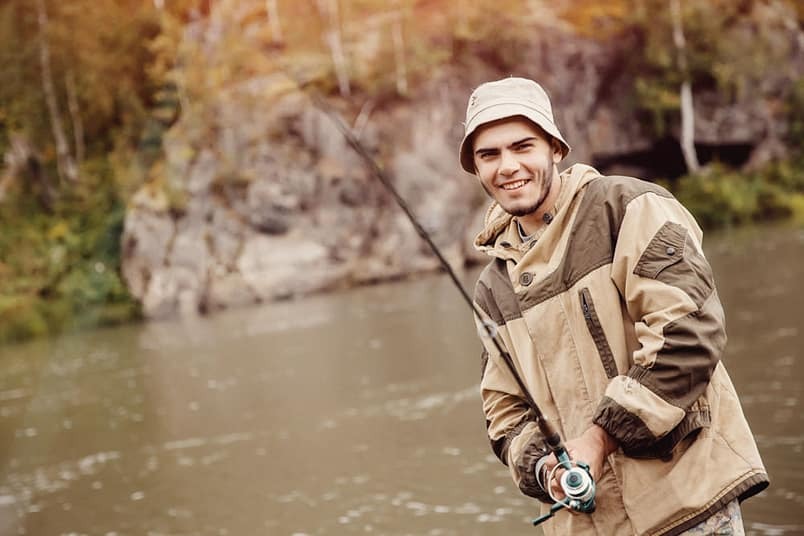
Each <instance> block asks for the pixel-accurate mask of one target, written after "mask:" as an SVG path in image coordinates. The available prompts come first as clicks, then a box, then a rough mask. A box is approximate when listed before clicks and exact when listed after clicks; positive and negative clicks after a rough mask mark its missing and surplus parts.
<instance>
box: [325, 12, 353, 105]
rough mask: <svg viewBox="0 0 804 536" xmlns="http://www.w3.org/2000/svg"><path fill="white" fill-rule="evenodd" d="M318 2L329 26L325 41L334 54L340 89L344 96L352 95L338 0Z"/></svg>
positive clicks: (333, 62) (333, 60) (334, 64)
mask: <svg viewBox="0 0 804 536" xmlns="http://www.w3.org/2000/svg"><path fill="white" fill-rule="evenodd" d="M317 4H318V10H319V12H320V13H321V16H322V17H323V18H324V21H325V22H324V23H325V24H326V26H327V29H326V30H325V32H324V42H326V44H327V46H328V47H329V51H330V54H331V55H332V65H333V67H334V68H335V77H336V78H337V79H338V89H339V91H340V93H341V96H342V97H348V96H349V95H351V93H352V90H351V87H350V85H349V74H348V69H347V66H346V55H345V54H344V52H343V40H342V38H341V31H340V17H339V15H338V0H318V2H317Z"/></svg>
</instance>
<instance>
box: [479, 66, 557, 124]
mask: <svg viewBox="0 0 804 536" xmlns="http://www.w3.org/2000/svg"><path fill="white" fill-rule="evenodd" d="M504 103H510V104H522V105H525V106H529V107H532V108H535V109H537V110H539V111H541V112H542V113H543V114H545V115H546V116H547V117H548V118H549V119H550V120H551V121H552V120H553V107H552V106H551V104H550V98H549V97H548V96H547V92H546V91H545V90H544V88H542V86H540V85H539V84H538V83H536V82H534V81H533V80H528V79H527V78H517V77H514V76H512V77H510V78H503V79H502V80H495V81H493V82H486V83H484V84H481V85H479V86H478V87H477V88H476V89H475V90H474V91H473V92H472V95H471V96H470V97H469V105H468V106H467V108H466V123H467V124H469V123H470V122H471V120H472V117H473V116H474V115H475V114H477V113H478V112H480V111H482V110H484V109H486V108H487V107H489V106H491V105H494V104H504Z"/></svg>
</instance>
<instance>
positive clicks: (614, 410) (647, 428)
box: [594, 193, 726, 456]
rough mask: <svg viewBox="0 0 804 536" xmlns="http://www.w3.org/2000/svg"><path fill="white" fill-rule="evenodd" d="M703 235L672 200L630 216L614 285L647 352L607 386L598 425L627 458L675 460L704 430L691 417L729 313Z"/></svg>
mask: <svg viewBox="0 0 804 536" xmlns="http://www.w3.org/2000/svg"><path fill="white" fill-rule="evenodd" d="M701 236H702V233H701V231H700V228H699V227H698V225H697V223H696V222H695V220H694V219H693V218H692V216H691V215H690V214H689V212H687V210H686V209H685V208H684V207H683V206H682V205H681V204H680V203H679V202H678V201H676V200H675V199H673V198H672V197H662V196H658V195H655V194H654V193H646V194H644V195H641V196H639V197H637V198H635V199H633V200H632V201H631V202H630V203H629V204H628V206H627V208H626V210H625V213H624V216H623V220H622V223H621V226H620V229H619V232H618V235H617V244H616V247H615V250H614V258H613V264H612V279H613V280H614V283H615V284H616V285H617V287H618V289H619V291H620V293H621V295H622V296H623V298H624V300H625V303H626V307H627V310H628V314H629V315H630V317H631V319H633V321H634V327H635V332H636V335H637V338H638V340H639V343H640V347H639V348H638V349H637V350H636V351H634V353H633V356H632V365H631V367H630V370H628V371H627V373H626V374H623V375H619V376H616V377H615V378H613V379H612V380H611V382H610V383H609V385H608V386H607V389H606V393H605V396H604V397H603V399H602V401H601V402H600V404H599V406H598V408H597V411H596V414H595V417H594V422H595V423H596V424H598V425H600V426H601V427H603V428H604V429H605V430H606V431H607V432H608V433H609V434H611V435H612V436H613V437H614V438H616V439H617V440H618V441H619V443H620V445H621V446H622V448H623V451H624V452H625V453H626V454H629V455H637V456H638V455H645V456H664V455H667V454H668V453H669V452H670V451H671V450H672V449H673V447H674V446H675V444H676V443H677V442H678V441H680V440H681V439H683V437H684V436H686V435H688V434H689V433H690V432H692V431H693V430H694V429H695V428H696V427H700V422H699V421H695V419H691V418H690V416H691V415H692V414H693V413H695V411H698V410H700V408H694V407H693V406H694V405H695V403H696V401H698V399H699V398H700V397H701V395H702V394H703V393H704V391H705V390H706V388H707V387H708V385H709V381H710V378H711V376H712V373H713V371H714V369H715V367H716V366H717V364H718V361H719V360H720V357H721V353H722V351H723V349H724V347H725V344H726V333H725V326H724V316H723V309H722V307H721V305H720V301H719V299H718V296H717V292H716V290H715V285H714V279H713V276H712V269H711V268H710V266H709V263H708V262H707V261H706V259H705V258H704V255H703V252H702V250H701ZM693 421H695V422H697V423H698V424H695V422H693ZM691 423H692V424H691Z"/></svg>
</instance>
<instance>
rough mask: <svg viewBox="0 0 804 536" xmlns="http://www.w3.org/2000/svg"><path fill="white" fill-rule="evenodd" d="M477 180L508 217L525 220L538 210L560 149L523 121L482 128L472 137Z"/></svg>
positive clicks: (551, 176)
mask: <svg viewBox="0 0 804 536" xmlns="http://www.w3.org/2000/svg"><path fill="white" fill-rule="evenodd" d="M473 149H474V160H475V169H476V172H477V177H478V179H480V184H481V185H482V186H483V188H484V189H485V190H486V192H487V193H488V194H489V195H490V196H491V197H492V198H493V199H494V200H495V201H497V203H499V204H500V206H501V207H502V208H503V209H504V210H505V211H506V212H508V213H509V214H512V215H514V216H526V215H528V214H531V213H533V212H536V210H538V208H539V207H540V206H541V204H542V202H544V199H545V198H546V197H547V194H549V193H550V187H551V186H552V181H553V175H554V173H553V170H554V166H555V164H557V163H558V162H559V161H560V160H561V151H560V148H559V147H557V146H556V144H555V143H552V144H551V141H550V138H549V137H548V136H547V135H546V134H545V133H544V132H543V131H542V130H541V129H540V128H539V127H537V126H536V125H534V124H533V123H531V122H530V121H529V120H527V119H525V118H524V117H511V118H506V119H501V120H499V121H494V122H492V123H488V124H485V125H483V126H481V127H480V128H479V129H478V130H477V132H476V133H475V135H474V143H473Z"/></svg>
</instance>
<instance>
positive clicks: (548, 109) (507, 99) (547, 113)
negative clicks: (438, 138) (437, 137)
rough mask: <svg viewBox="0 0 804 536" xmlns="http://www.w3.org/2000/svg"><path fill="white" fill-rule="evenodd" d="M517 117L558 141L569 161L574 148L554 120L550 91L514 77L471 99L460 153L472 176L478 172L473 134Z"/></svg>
mask: <svg viewBox="0 0 804 536" xmlns="http://www.w3.org/2000/svg"><path fill="white" fill-rule="evenodd" d="M517 115H521V116H524V117H526V118H528V119H530V120H531V121H533V122H534V123H536V124H537V125H539V126H540V127H541V128H542V129H544V131H545V132H547V133H548V134H550V135H551V136H552V137H554V138H556V139H557V140H558V141H559V142H560V143H561V152H562V159H563V158H566V156H567V154H569V152H570V146H569V144H568V143H567V142H566V141H565V140H564V137H563V136H562V135H561V132H559V130H558V127H557V126H556V124H555V121H554V120H553V107H552V106H551V105H550V98H549V97H548V96H547V92H545V91H544V89H543V88H542V86H540V85H539V84H537V83H536V82H534V81H533V80H528V79H527V78H516V77H513V76H512V77H510V78H503V79H502V80H495V81H494V82H486V83H485V84H481V85H480V86H478V87H477V89H475V90H474V91H473V92H472V95H471V96H470V97H469V105H468V106H467V107H466V122H465V123H464V134H463V140H461V148H460V152H459V155H460V160H461V167H462V168H463V169H465V170H466V171H468V172H469V173H474V172H475V162H474V156H473V154H472V134H474V132H475V130H477V128H478V127H479V126H480V125H483V124H485V123H489V122H491V121H496V120H498V119H504V118H506V117H513V116H517Z"/></svg>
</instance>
